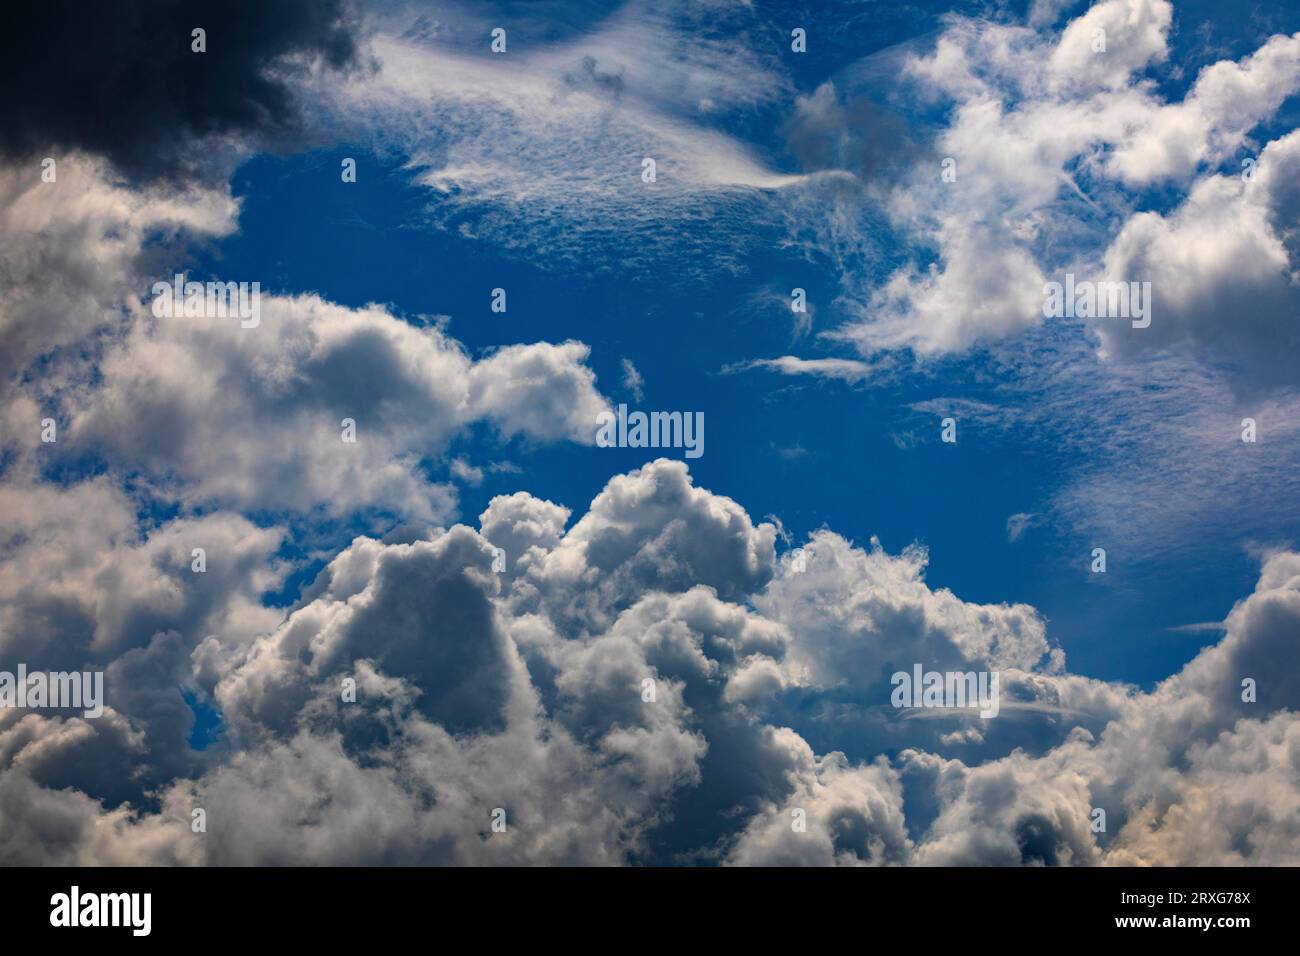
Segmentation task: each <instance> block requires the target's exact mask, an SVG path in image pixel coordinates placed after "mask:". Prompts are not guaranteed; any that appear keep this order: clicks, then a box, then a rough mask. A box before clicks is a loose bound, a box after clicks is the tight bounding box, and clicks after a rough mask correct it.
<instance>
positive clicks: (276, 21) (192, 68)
mask: <svg viewBox="0 0 1300 956" xmlns="http://www.w3.org/2000/svg"><path fill="white" fill-rule="evenodd" d="M8 13H9V16H8V18H7V23H6V25H5V29H4V30H3V31H0V89H3V90H4V96H3V98H0V152H3V153H4V154H6V155H7V156H10V157H15V156H23V157H26V156H30V155H32V154H33V153H37V154H38V155H45V154H46V153H47V152H51V153H54V154H55V155H56V157H57V151H59V150H71V149H83V150H86V151H88V152H92V153H96V154H99V155H102V156H105V157H107V158H108V159H109V160H111V161H112V162H113V163H114V165H116V166H117V167H118V169H119V170H120V171H121V172H123V173H125V174H126V175H128V176H131V177H133V178H138V179H141V180H147V179H157V178H160V177H167V178H179V177H185V176H191V175H195V174H196V173H197V172H198V171H199V168H200V165H201V162H202V157H203V155H204V151H202V150H196V149H195V146H196V141H197V140H200V139H202V138H204V137H208V136H235V137H247V138H249V139H251V140H254V141H257V142H262V143H268V142H272V143H273V142H275V141H277V140H282V139H283V138H284V137H285V136H287V135H288V134H290V133H293V132H295V131H297V130H298V129H299V128H300V123H299V110H298V108H297V105H296V103H295V100H294V96H293V92H292V90H291V88H290V86H289V85H288V83H287V82H286V79H287V78H288V76H289V75H290V74H291V73H292V71H294V70H295V69H297V70H301V69H302V68H304V67H305V66H306V65H307V64H308V63H311V62H314V61H320V62H323V63H324V64H326V65H327V66H328V67H330V68H334V69H342V68H345V67H347V66H349V65H350V64H352V63H354V62H355V61H356V44H355V42H354V36H353V28H354V24H353V19H352V17H351V14H350V12H349V8H348V6H347V5H346V3H345V0H275V2H273V3H267V2H265V0H181V2H175V0H133V2H131V3H122V4H118V3H112V4H110V3H80V2H76V0H43V2H41V3H27V4H19V5H16V6H13V7H12V8H11V9H10V10H9V11H8ZM195 28H202V29H204V30H205V31H207V37H206V41H207V51H206V52H204V53H195V52H193V51H192V50H191V42H192V41H191V32H192V31H193V30H194V29H195Z"/></svg>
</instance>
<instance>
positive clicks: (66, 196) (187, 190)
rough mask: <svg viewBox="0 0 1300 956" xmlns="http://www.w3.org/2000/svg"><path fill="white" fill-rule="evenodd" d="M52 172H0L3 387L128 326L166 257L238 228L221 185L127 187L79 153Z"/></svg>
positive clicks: (234, 211) (8, 168) (0, 362)
mask: <svg viewBox="0 0 1300 956" xmlns="http://www.w3.org/2000/svg"><path fill="white" fill-rule="evenodd" d="M10 35H11V36H13V35H15V34H10ZM55 170H56V176H57V178H56V180H55V181H54V182H50V183H47V182H43V181H42V180H41V177H40V169H39V167H38V166H36V165H31V166H20V165H11V166H6V167H3V168H0V257H2V258H3V259H4V261H5V269H4V270H3V272H0V335H3V337H4V343H5V347H4V349H3V350H0V388H6V389H7V388H8V387H9V385H10V382H11V376H14V375H16V374H18V373H20V372H21V371H23V370H24V369H25V368H26V367H27V366H28V365H29V364H30V363H31V362H32V361H34V360H36V359H37V358H39V357H41V356H43V355H50V354H57V350H58V349H60V348H61V347H68V346H73V345H75V344H78V343H81V342H82V341H83V340H84V339H85V338H87V337H88V336H89V335H91V333H93V332H95V331H96V330H102V329H109V330H117V329H120V328H121V327H122V326H124V325H125V324H126V323H127V322H128V321H129V317H128V310H129V308H130V305H131V303H132V302H133V301H138V300H136V299H135V297H137V296H139V295H141V294H142V293H143V291H144V289H143V288H142V287H141V285H140V284H138V283H139V279H140V276H141V275H142V273H144V272H145V271H146V270H147V269H148V268H149V263H150V262H151V261H156V259H157V257H159V256H160V255H161V254H163V253H164V251H169V252H171V253H172V254H178V253H179V251H180V249H179V248H178V247H179V246H181V244H182V243H183V242H186V241H194V240H200V239H205V238H208V237H220V236H225V235H228V234H230V233H231V232H233V231H234V228H235V224H236V216H237V213H238V209H239V207H238V204H237V202H236V201H235V200H233V199H232V198H231V196H230V193H229V190H228V188H227V187H225V186H224V185H223V186H221V187H219V188H218V187H210V188H209V187H201V186H188V187H179V186H169V185H167V184H155V185H152V186H149V187H146V188H142V189H131V188H128V187H126V186H124V185H122V184H120V183H117V182H115V181H114V179H113V176H112V174H111V173H110V171H109V170H108V169H106V168H105V165H104V163H103V162H102V161H100V160H96V159H93V158H90V157H87V156H85V155H82V154H69V155H66V156H60V157H59V159H58V162H57V165H56V167H55Z"/></svg>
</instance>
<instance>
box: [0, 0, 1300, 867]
mask: <svg viewBox="0 0 1300 956" xmlns="http://www.w3.org/2000/svg"><path fill="white" fill-rule="evenodd" d="M24 16H25V17H27V18H28V21H27V22H25V23H24V24H23V26H24V29H23V30H21V31H20V30H14V31H11V33H10V34H9V35H8V36H7V38H6V39H5V40H4V41H3V42H4V43H5V44H6V46H7V47H9V48H8V49H6V50H5V51H4V52H5V56H4V57H3V58H0V62H3V63H4V66H0V73H3V74H4V85H5V86H6V88H10V89H13V90H14V91H15V93H16V95H14V96H12V97H8V98H7V99H9V100H10V102H9V103H7V104H6V105H5V106H4V107H3V109H4V112H5V116H4V117H3V122H0V196H3V200H4V201H3V203H0V258H3V261H4V263H5V266H4V268H3V270H0V342H3V344H4V347H3V349H0V377H2V379H3V380H2V382H0V389H2V390H3V398H4V400H3V403H2V407H3V414H2V415H0V517H2V518H3V522H2V524H0V529H2V532H3V533H2V534H0V671H14V670H15V669H16V667H17V665H18V664H19V663H22V664H23V665H24V666H25V667H26V668H27V670H28V671H34V670H48V671H60V670H79V671H102V672H103V673H104V675H105V687H106V707H105V712H104V714H103V715H102V716H100V717H98V718H88V717H85V716H84V715H82V714H81V713H80V712H79V711H78V710H76V709H73V708H53V707H51V708H45V709H33V708H22V707H0V834H3V836H0V861H2V862H6V863H29V864H31V863H35V864H48V863H82V864H122V863H141V864H159V865H173V864H197V865H203V864H208V865H229V864H285V863H325V864H356V863H377V864H450V865H477V864H517V863H528V864H574V863H577V864H594V865H609V864H685V865H718V864H722V865H773V864H775V865H857V864H870V865H1151V864H1163V865H1212V864H1229V865H1243V864H1255V865H1280V864H1290V865H1295V864H1296V863H1297V862H1300V813H1297V810H1300V777H1297V769H1296V768H1297V756H1296V755H1297V754H1300V718H1297V715H1296V710H1297V707H1300V670H1297V661H1300V655H1297V653H1296V650H1297V648H1296V641H1297V639H1298V637H1300V550H1297V549H1298V548H1300V509H1297V508H1296V507H1295V505H1296V504H1297V502H1298V501H1300V486H1298V482H1297V478H1296V475H1298V474H1300V469H1298V468H1297V466H1298V465H1300V425H1298V424H1297V422H1300V393H1298V391H1297V387H1298V386H1300V361H1297V359H1300V321H1298V319H1297V316H1300V308H1298V307H1300V293H1298V292H1297V282H1296V278H1295V277H1296V275H1297V261H1298V260H1297V258H1296V257H1297V255H1298V254H1300V248H1298V247H1297V241H1298V240H1297V232H1296V222H1297V216H1296V213H1297V211H1298V210H1300V192H1298V191H1297V189H1296V187H1295V186H1294V185H1293V184H1294V182H1295V177H1294V175H1293V170H1294V168H1295V163H1296V161H1297V160H1300V98H1298V97H1297V96H1296V95H1295V94H1296V92H1297V91H1298V90H1300V32H1298V31H1300V6H1297V5H1296V4H1293V3H1267V4H1248V5H1246V6H1242V7H1234V8H1233V9H1232V10H1225V9H1224V8H1223V7H1222V6H1221V5H1218V4H1211V3H1207V2H1185V3H1170V2H1167V0H1103V2H1100V3H1096V4H1091V5H1090V4H1088V3H1086V2H1076V3H1067V2H1060V0H1035V2H1033V3H976V4H957V5H953V4H948V3H937V4H931V3H906V4H903V3H900V4H882V3H816V4H806V5H799V4H767V3H759V2H753V3H739V2H736V3H731V2H721V0H719V2H709V3H691V4H684V3H671V2H629V3H624V4H614V3H610V4H592V3H574V2H544V3H530V4H510V3H476V4H455V3H450V4H433V3H389V2H369V3H358V4H353V3H345V2H341V0H340V2H327V3H310V2H306V0H304V2H301V3H298V2H286V3H278V4H276V5H274V6H272V7H269V8H265V9H263V8H262V7H261V5H259V4H256V3H252V2H249V3H242V2H239V3H234V4H210V3H181V4H174V3H164V2H137V3H133V4H131V5H130V6H129V7H128V8H127V9H125V10H95V11H86V10H83V9H81V8H80V7H79V6H77V5H71V4H58V3H54V4H49V5H46V6H45V7H43V8H42V9H41V10H33V11H27V12H26V13H25V14H24ZM194 28H203V30H204V34H203V38H202V43H201V44H200V45H202V46H203V47H204V49H203V50H202V51H201V52H200V51H197V50H195V48H194V46H195V44H198V43H199V42H200V41H198V40H195V39H194V38H193V35H192V32H191V31H192V30H193V29H194ZM498 30H500V31H504V33H503V34H499V35H498V34H495V33H494V31H498ZM798 31H802V32H801V33H799V32H798ZM494 36H500V37H502V38H503V42H504V49H498V50H494V49H493V44H494ZM33 38H35V39H33ZM498 46H500V41H498ZM53 49H61V50H65V51H67V58H68V62H69V63H71V64H72V66H70V67H69V70H68V71H67V75H60V76H59V77H57V78H53V77H48V76H45V74H44V73H42V72H41V68H40V64H41V63H43V62H44V58H45V57H46V56H47V55H48V51H49V50H53ZM647 160H653V167H654V175H653V176H652V177H651V176H649V175H648V174H647V172H646V167H647V163H646V161H647ZM46 161H48V162H46ZM351 168H354V169H355V176H354V177H353V176H350V175H349V174H348V170H349V169H351ZM51 169H52V170H53V172H52V173H47V170H51ZM177 273H184V274H185V275H186V277H187V280H189V281H200V282H203V281H214V282H217V281H219V282H230V281H233V282H248V283H252V282H257V283H258V289H259V293H260V299H259V300H258V303H259V308H260V312H259V315H258V318H257V322H256V324H255V325H251V326H248V327H244V325H245V324H244V323H241V322H240V320H239V319H238V318H236V317H230V316H216V315H197V316H172V315H164V314H160V313H159V310H158V307H157V303H156V301H155V300H156V299H157V297H158V293H157V291H156V283H158V282H170V281H172V277H173V276H174V275H175V274H177ZM1067 275H1069V276H1072V277H1073V278H1072V279H1071V280H1070V281H1071V282H1073V281H1075V280H1076V279H1077V280H1078V282H1080V283H1090V282H1096V283H1101V282H1124V283H1130V282H1133V283H1138V285H1139V286H1140V285H1141V284H1142V283H1149V286H1148V288H1149V290H1150V291H1149V293H1148V294H1147V296H1148V297H1147V300H1146V301H1147V304H1148V306H1149V318H1150V322H1149V324H1148V325H1145V326H1143V324H1142V323H1141V322H1140V321H1137V320H1136V318H1134V320H1133V321H1130V319H1131V318H1133V317H1131V316H1129V315H1119V316H1099V317H1093V316H1086V315H1084V316H1074V315H1061V316H1054V315H1047V314H1045V310H1044V304H1045V300H1046V290H1047V288H1048V285H1049V284H1050V283H1052V282H1060V283H1065V282H1066V276H1067ZM497 290H503V292H504V301H505V308H504V311H498V310H496V309H494V307H493V304H494V300H495V299H496V297H497ZM794 290H802V293H801V295H799V296H796V295H795V292H794ZM796 298H798V299H800V300H801V301H802V302H803V303H804V305H805V307H804V308H803V309H802V310H798V309H796V308H794V303H795V301H796ZM620 405H624V406H626V407H627V408H628V409H629V410H632V411H636V410H641V411H645V412H647V413H649V412H681V413H683V414H685V415H688V416H700V417H701V420H702V421H703V423H704V430H703V439H704V440H703V445H702V454H700V455H698V457H697V456H695V455H694V454H693V453H691V454H688V451H689V450H688V449H686V448H681V447H674V448H645V447H603V445H602V443H601V442H599V441H598V440H597V426H598V422H599V421H600V416H601V415H603V414H606V413H607V412H608V411H609V410H611V409H617V408H618V407H619V406H620ZM348 420H350V421H351V422H352V423H353V426H354V428H355V441H348V440H347V436H346V429H345V427H344V423H345V421H348ZM1247 420H1249V421H1250V422H1251V423H1252V425H1251V434H1250V440H1245V439H1244V432H1245V431H1246V425H1247ZM49 422H52V423H53V425H54V428H55V433H56V435H57V438H56V439H55V440H49V438H48V437H44V436H46V435H47V433H48V428H47V423H49ZM945 423H950V424H949V427H948V428H947V431H948V433H949V437H955V441H947V440H944V434H945ZM195 548H201V549H202V551H203V556H204V561H205V567H204V570H202V571H197V570H195V567H194V563H193V562H194V557H193V555H194V551H193V549H195ZM495 549H499V553H500V554H501V555H502V556H503V557H504V559H505V563H504V568H502V567H500V566H499V565H498V566H494V558H495V557H496V556H497V554H498V551H497V550H495ZM1096 549H1102V550H1103V551H1104V559H1105V565H1104V568H1105V570H1104V572H1102V571H1100V570H1099V568H1098V564H1097V554H1098V551H1097V550H1096ZM914 665H919V666H921V667H922V668H923V669H925V670H937V671H941V672H962V673H965V672H980V673H986V674H987V673H994V672H996V673H997V674H999V675H1000V679H1001V707H1000V710H999V712H998V714H997V715H996V716H994V717H982V716H980V715H979V714H978V713H976V712H974V711H973V710H971V709H962V708H957V709H946V708H941V709H937V710H926V709H920V710H916V709H900V708H898V707H896V706H894V705H893V704H892V703H891V675H893V674H895V673H896V672H899V671H905V672H911V670H912V668H913V666H914ZM647 681H649V685H648V686H649V688H650V690H647V683H646V682H647ZM348 682H351V685H352V690H353V694H352V699H348V691H347V686H346V685H347V683H348ZM1246 684H1249V685H1250V687H1249V689H1247V688H1246V686H1245V685H1246ZM341 688H342V691H341ZM647 694H649V697H650V699H647ZM2 702H3V701H2V700H0V703H2ZM197 809H202V810H203V811H204V814H203V815H204V819H205V824H204V828H203V829H196V826H197V824H196V823H195V811H196V810H197ZM1099 809H1100V810H1102V811H1103V814H1102V816H1103V817H1104V823H1103V825H1102V828H1100V829H1099V828H1098V826H1097V814H1096V811H1097V810H1099ZM497 810H501V811H503V814H502V819H504V821H505V823H504V825H503V827H502V828H501V829H495V828H494V824H495V823H496V821H497V817H496V816H495V812H496V811H497ZM792 821H803V825H802V828H800V827H796V826H794V825H793V824H792Z"/></svg>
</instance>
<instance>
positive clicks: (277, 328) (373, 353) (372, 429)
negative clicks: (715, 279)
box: [59, 295, 606, 521]
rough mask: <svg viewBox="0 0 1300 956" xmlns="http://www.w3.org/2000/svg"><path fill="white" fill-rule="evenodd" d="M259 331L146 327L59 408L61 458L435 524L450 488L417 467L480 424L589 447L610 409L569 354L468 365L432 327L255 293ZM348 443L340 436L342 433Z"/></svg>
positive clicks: (310, 299)
mask: <svg viewBox="0 0 1300 956" xmlns="http://www.w3.org/2000/svg"><path fill="white" fill-rule="evenodd" d="M261 312H262V315H261V322H260V324H259V325H258V326H257V327H256V328H248V329H244V328H241V327H240V323H239V322H238V321H237V320H233V319H220V318H198V319H195V318H180V317H177V318H163V319H157V320H153V321H149V320H143V319H142V320H141V321H139V322H138V323H137V325H136V326H135V327H134V328H133V329H132V331H131V332H130V333H129V334H128V335H127V336H126V337H125V338H124V339H123V340H122V341H121V342H120V343H119V344H118V345H116V346H114V347H111V348H109V349H108V350H107V351H106V353H105V355H104V357H103V359H102V361H101V362H100V363H99V376H100V380H99V381H98V382H97V384H96V385H95V387H93V388H85V389H78V390H77V391H75V392H74V393H73V394H72V395H71V396H70V397H69V399H68V405H69V411H68V415H69V418H70V419H71V420H70V423H69V427H68V438H67V439H66V440H65V441H64V442H63V443H61V444H60V445H59V450H60V451H61V452H64V453H66V454H77V453H78V452H80V451H84V450H85V449H91V450H96V451H99V452H102V453H103V454H106V455H109V456H111V457H112V459H113V460H114V461H116V462H119V463H121V464H122V465H124V466H127V467H134V468H139V469H142V470H144V471H146V472H148V473H150V474H152V475H154V476H155V477H156V478H157V479H158V481H159V482H160V483H162V484H163V485H165V484H166V483H167V482H169V481H174V482H175V484H176V491H175V493H176V494H177V495H178V496H179V497H181V498H182V499H184V500H187V501H194V502H203V501H210V502H216V503H220V504H225V505H233V506H235V507H239V508H246V509H247V508H271V509H287V510H293V511H311V510H312V509H315V508H321V509H324V510H325V511H326V512H327V513H331V514H343V513H345V512H348V511H354V510H358V509H367V508H370V509H380V510H392V511H395V512H397V513H401V514H403V515H406V516H408V517H410V518H413V519H418V520H426V521H433V520H438V519H439V518H442V517H444V516H446V515H447V514H448V513H449V512H450V510H451V506H452V501H453V499H452V497H451V492H450V490H449V489H448V488H447V487H445V486H440V485H436V484H434V483H432V482H431V481H430V480H428V478H426V477H425V473H424V471H423V469H422V468H421V467H420V465H419V462H420V460H421V459H422V458H424V457H426V456H437V455H440V454H441V453H442V452H443V451H444V450H445V449H446V447H447V445H448V443H449V441H450V440H451V438H452V437H453V436H454V435H456V434H457V433H458V432H459V431H460V430H462V429H463V428H466V427H468V426H469V425H471V424H472V423H474V422H486V423H489V424H491V425H492V426H493V427H494V428H495V429H497V430H498V431H499V432H500V434H501V435H502V436H504V437H507V438H509V437H512V436H522V437H526V438H528V439H532V440H536V441H544V442H545V441H558V440H563V439H570V440H574V441H579V442H583V443H590V442H591V441H592V440H593V436H594V432H595V426H594V423H595V420H596V415H597V414H598V412H599V411H600V410H602V409H604V408H605V407H606V403H605V402H604V400H603V399H602V398H601V397H600V395H599V393H598V392H597V391H596V390H595V376H594V375H593V374H592V373H591V371H590V370H589V369H587V368H586V367H585V366H584V365H583V364H582V363H583V361H584V360H585V359H586V357H587V354H588V349H587V347H586V346H585V345H582V344H580V343H576V342H568V343H564V344H562V345H551V344H549V343H545V342H539V343H535V344H532V345H512V346H508V347H506V348H503V349H500V350H498V351H497V352H495V353H493V354H491V355H489V356H487V357H485V358H482V359H480V360H478V361H477V362H476V361H473V360H471V359H470V358H469V357H468V356H467V355H466V354H465V352H464V350H463V349H462V348H461V346H460V345H459V343H457V342H456V341H455V340H452V339H449V338H448V337H446V336H445V335H444V334H443V333H442V332H441V331H440V329H439V328H437V327H436V326H430V325H424V326H418V325H414V324H411V323H408V322H405V321H403V320H401V319H399V318H396V317H394V316H393V315H391V314H390V313H388V312H387V311H385V310H384V309H382V308H380V307H377V306H369V307H365V308H361V309H348V308H344V307H341V306H336V305H332V304H330V303H328V302H325V301H324V300H322V299H320V298H318V297H316V296H311V295H306V296H292V297H289V296H264V297H263V299H262V303H261ZM346 419H351V420H352V421H353V422H354V423H355V437H356V441H355V442H347V441H345V440H344V421H345V420H346Z"/></svg>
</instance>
